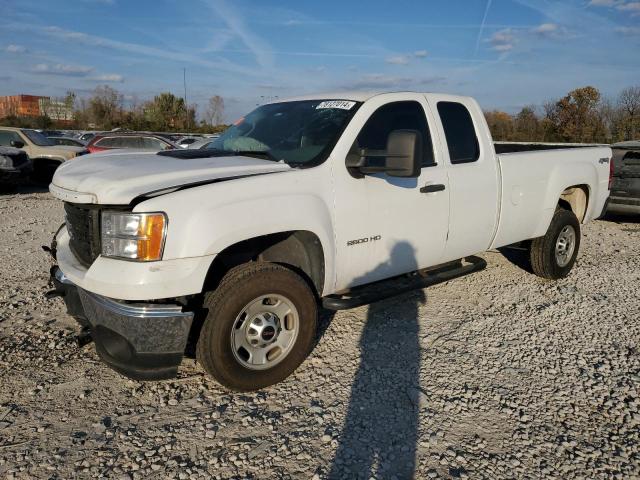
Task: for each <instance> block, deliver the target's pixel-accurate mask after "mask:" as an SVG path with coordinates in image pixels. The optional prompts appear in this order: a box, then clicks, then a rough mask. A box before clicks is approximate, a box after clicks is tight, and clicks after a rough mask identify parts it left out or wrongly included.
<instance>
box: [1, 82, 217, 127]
mask: <svg viewBox="0 0 640 480" xmlns="http://www.w3.org/2000/svg"><path fill="white" fill-rule="evenodd" d="M53 108H56V109H57V110H55V111H54V110H53ZM64 108H66V109H68V110H71V111H72V120H70V121H69V120H66V121H64V120H63V121H60V120H58V119H59V118H61V113H60V109H64ZM42 109H43V111H42V112H41V113H42V115H40V116H39V117H18V116H16V115H9V116H8V117H5V118H3V119H0V123H1V124H3V125H7V126H17V127H24V128H47V129H48V128H65V129H77V130H111V129H113V128H116V127H117V128H123V129H128V130H138V131H158V132H187V131H188V132H200V133H216V132H219V131H221V130H224V129H225V128H226V127H227V126H226V125H224V124H223V119H224V99H223V98H222V97H221V96H219V95H214V96H213V97H211V98H210V99H209V102H208V104H207V107H206V109H205V111H204V113H203V115H202V118H201V119H200V120H199V121H198V119H197V106H196V105H187V104H186V103H185V101H184V98H182V97H177V96H175V95H174V94H172V93H170V92H163V93H160V94H158V95H156V96H155V97H154V98H153V99H152V100H149V101H145V102H141V101H139V100H138V99H137V98H136V97H133V98H131V99H129V100H128V102H127V104H126V105H125V100H124V95H123V94H122V93H120V92H118V91H117V90H116V89H114V88H112V87H110V86H108V85H102V86H98V87H96V89H95V90H94V91H93V93H92V95H91V96H90V97H88V98H79V97H77V96H76V94H75V93H74V92H71V91H70V92H67V94H66V95H65V96H64V97H61V98H52V99H50V101H48V102H43V108H42Z"/></svg>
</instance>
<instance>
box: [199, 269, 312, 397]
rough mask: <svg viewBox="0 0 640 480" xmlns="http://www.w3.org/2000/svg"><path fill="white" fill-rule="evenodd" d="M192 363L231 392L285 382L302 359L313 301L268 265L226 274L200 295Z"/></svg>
mask: <svg viewBox="0 0 640 480" xmlns="http://www.w3.org/2000/svg"><path fill="white" fill-rule="evenodd" d="M204 307H205V308H206V309H207V310H208V313H207V317H206V319H205V321H204V324H203V326H202V330H201V332H200V337H199V339H198V344H197V348H196V356H197V359H198V362H199V363H200V364H201V365H202V366H203V367H204V369H205V370H206V371H207V373H209V374H210V375H211V376H213V377H214V378H215V379H216V380H218V381H219V382H220V383H221V384H223V385H225V386H226V387H228V388H230V389H232V390H238V391H250V390H258V389H260V388H264V387H266V386H269V385H273V384H274V383H278V382H280V381H282V380H284V379H285V378H286V377H288V376H289V375H290V374H291V373H292V372H293V371H294V370H295V369H296V368H297V367H298V366H299V365H300V364H301V363H302V362H303V361H304V359H305V358H306V357H307V355H308V354H309V352H310V351H311V348H312V346H313V340H314V337H315V332H316V325H317V306H316V299H315V296H314V294H313V292H312V291H311V289H310V288H309V285H308V284H307V282H306V281H305V280H304V279H303V278H302V277H301V276H300V275H298V274H297V273H295V272H293V271H292V270H290V269H288V268H285V267H283V266H282V265H278V264H275V263H268V262H256V263H248V264H244V265H240V266H239V267H236V268H234V269H232V270H230V271H229V272H228V273H227V274H226V275H225V277H224V278H223V279H222V282H221V283H220V285H219V286H218V288H217V289H216V290H215V291H214V292H210V293H208V294H207V295H206V296H205V299H204Z"/></svg>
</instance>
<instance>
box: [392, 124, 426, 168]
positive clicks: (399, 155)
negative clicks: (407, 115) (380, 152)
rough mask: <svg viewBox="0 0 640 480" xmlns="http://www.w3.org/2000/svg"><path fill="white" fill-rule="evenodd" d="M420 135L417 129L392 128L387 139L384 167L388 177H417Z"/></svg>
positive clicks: (420, 150) (419, 161)
mask: <svg viewBox="0 0 640 480" xmlns="http://www.w3.org/2000/svg"><path fill="white" fill-rule="evenodd" d="M421 157H422V135H420V132H418V131H417V130H394V131H393V132H391V133H390V134H389V138H388V139H387V161H386V162H385V169H386V173H387V175H389V176H390V177H419V176H420V167H421V163H422V161H421V160H422V159H421Z"/></svg>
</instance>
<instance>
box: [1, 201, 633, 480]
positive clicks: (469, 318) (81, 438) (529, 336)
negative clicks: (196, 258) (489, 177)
mask: <svg viewBox="0 0 640 480" xmlns="http://www.w3.org/2000/svg"><path fill="white" fill-rule="evenodd" d="M61 219H62V206H61V204H60V203H59V202H58V201H56V200H54V199H53V198H52V197H51V196H50V195H49V194H48V193H44V192H29V191H28V190H25V189H22V190H21V191H19V192H18V193H16V194H12V195H4V196H0V265H1V266H2V273H1V274H0V382H1V383H0V384H1V385H2V388H1V389H0V477H1V478H7V479H11V478H71V477H81V478H88V477H92V478H95V477H98V478H99V477H105V478H118V479H120V478H121V479H132V478H133V479H137V478H180V479H183V478H212V477H213V478H307V479H310V478H327V477H331V478H363V479H369V478H398V479H401V478H411V477H417V478H441V477H444V478H451V477H459V478H516V477H517V478H527V477H528V478H540V477H546V478H604V477H607V478H632V477H638V476H640V447H639V445H640V393H639V385H640V355H639V347H638V342H639V339H640V295H639V294H640V255H639V253H640V251H639V250H640V248H639V242H638V238H639V237H640V223H639V222H640V220H639V219H637V218H636V220H634V219H632V218H629V219H615V220H614V221H612V220H609V221H598V222H594V223H592V224H590V225H588V226H587V227H586V228H585V229H584V234H585V235H584V237H583V247H582V253H581V255H580V258H579V261H578V265H577V267H576V268H575V270H574V272H573V274H572V275H571V276H570V277H569V278H568V279H566V280H563V281H559V282H547V281H542V280H540V279H538V278H536V277H535V276H533V275H531V274H529V273H526V272H525V271H523V270H521V269H520V268H518V267H517V266H515V265H514V264H513V263H511V262H510V261H508V260H507V259H506V258H505V257H504V256H503V255H502V254H500V253H499V252H488V253H486V254H484V255H483V257H484V258H485V259H486V260H487V261H488V267H487V269H486V270H484V271H482V272H480V273H477V274H475V275H472V276H468V277H465V278H462V279H458V280H456V281H453V282H450V283H448V284H444V285H439V286H436V287H432V288H430V289H427V290H424V291H420V292H414V293H411V294H407V295H404V296H401V297H398V298H396V299H392V300H388V301H384V302H381V303H379V304H376V305H373V306H371V307H368V308H367V307H363V308H358V309H354V310H351V311H346V312H340V313H337V314H336V315H335V316H333V318H331V316H330V315H325V316H324V318H323V329H324V331H323V334H322V336H321V337H320V339H319V342H318V345H317V347H316V349H315V351H314V352H313V354H312V355H311V357H310V358H309V359H308V360H307V361H306V362H305V363H304V364H303V366H302V367H301V368H300V369H299V370H298V371H297V372H296V373H295V374H294V375H293V376H292V377H291V378H289V379H288V380H287V381H285V382H283V383H282V384H280V385H277V386H274V387H271V388H268V389H266V390H264V391H261V392H258V393H253V394H235V393H230V392H228V391H225V390H224V389H223V388H221V387H220V386H218V385H217V384H216V383H215V382H213V381H212V380H209V379H208V378H207V377H205V376H204V374H203V372H202V370H201V369H200V368H199V367H198V365H196V364H195V362H194V361H193V360H190V359H187V360H185V362H184V364H183V366H182V368H181V370H180V375H179V378H177V379H175V380H172V381H163V382H149V383H140V382H135V381H130V380H127V379H125V378H123V377H121V376H119V375H118V374H117V373H115V372H113V371H111V370H110V369H109V368H107V367H106V366H104V365H103V364H102V363H100V361H99V359H98V357H97V356H96V354H95V351H94V349H93V346H92V345H88V346H86V347H84V348H82V349H78V348H77V347H76V345H75V343H74V332H75V325H74V321H73V319H71V318H70V317H69V316H68V315H66V313H65V310H64V306H63V304H62V302H61V301H60V300H59V299H57V300H53V301H47V300H45V299H44V298H43V293H44V292H45V291H46V290H47V286H46V283H47V277H48V269H49V267H50V264H51V263H50V261H49V259H48V258H47V257H46V255H45V254H44V253H43V252H42V251H41V249H40V246H41V245H43V244H48V243H49V241H50V238H51V236H52V234H53V232H54V231H55V230H56V229H57V227H58V225H59V223H60V222H61Z"/></svg>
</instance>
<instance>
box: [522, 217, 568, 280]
mask: <svg viewBox="0 0 640 480" xmlns="http://www.w3.org/2000/svg"><path fill="white" fill-rule="evenodd" d="M579 248H580V222H579V221H578V219H577V218H576V216H575V214H574V213H573V212H572V211H570V210H563V209H558V210H556V212H555V214H554V215H553V218H552V219H551V225H549V228H548V230H547V233H546V234H545V235H544V237H539V238H535V239H533V240H532V241H531V246H530V256H531V268H532V270H533V273H535V274H536V275H538V276H539V277H542V278H548V279H550V280H558V279H560V278H564V277H566V276H567V275H569V272H571V269H572V268H573V265H574V264H575V262H576V257H577V256H578V250H579Z"/></svg>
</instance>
